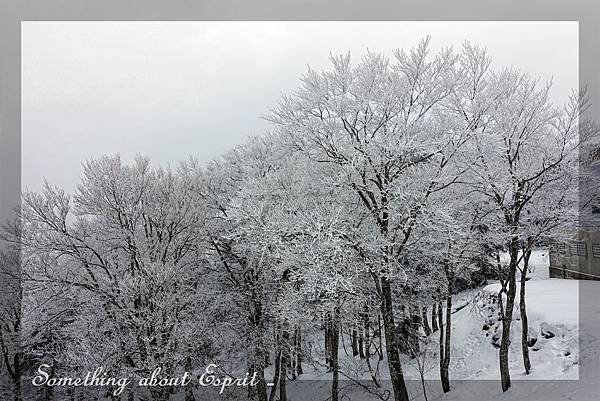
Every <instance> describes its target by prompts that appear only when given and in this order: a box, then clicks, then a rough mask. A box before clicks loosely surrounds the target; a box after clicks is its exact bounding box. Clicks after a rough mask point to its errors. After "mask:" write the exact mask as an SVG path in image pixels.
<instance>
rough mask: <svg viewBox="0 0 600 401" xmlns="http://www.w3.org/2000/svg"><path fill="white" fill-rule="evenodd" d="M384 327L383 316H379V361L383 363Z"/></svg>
mask: <svg viewBox="0 0 600 401" xmlns="http://www.w3.org/2000/svg"><path fill="white" fill-rule="evenodd" d="M382 330H383V327H382V326H381V315H377V337H378V339H379V351H378V352H379V360H380V361H383V340H382V339H381V332H382Z"/></svg>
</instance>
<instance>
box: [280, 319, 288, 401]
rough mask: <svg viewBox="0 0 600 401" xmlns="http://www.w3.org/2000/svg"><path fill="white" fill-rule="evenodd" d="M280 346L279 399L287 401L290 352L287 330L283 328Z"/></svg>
mask: <svg viewBox="0 0 600 401" xmlns="http://www.w3.org/2000/svg"><path fill="white" fill-rule="evenodd" d="M281 348H282V350H281V357H280V360H279V366H280V367H281V369H280V370H281V373H280V376H279V401H287V361H288V358H289V353H290V347H289V334H288V332H287V330H283V335H282V344H281Z"/></svg>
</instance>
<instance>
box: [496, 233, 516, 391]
mask: <svg viewBox="0 0 600 401" xmlns="http://www.w3.org/2000/svg"><path fill="white" fill-rule="evenodd" d="M509 252H510V265H509V271H508V291H507V292H508V293H507V294H506V308H505V310H504V311H501V312H502V337H501V338H502V342H501V343H500V380H501V382H502V391H507V390H508V389H509V388H510V385H511V383H510V370H509V365H508V351H509V348H510V326H511V324H512V318H513V308H514V306H515V295H516V290H517V282H516V271H517V261H518V257H519V241H518V237H513V238H512V239H511V241H510V248H509ZM500 303H501V304H502V303H503V302H502V295H500ZM502 309H504V308H502Z"/></svg>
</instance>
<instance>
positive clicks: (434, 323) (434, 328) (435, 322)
mask: <svg viewBox="0 0 600 401" xmlns="http://www.w3.org/2000/svg"><path fill="white" fill-rule="evenodd" d="M437 312H438V311H437V308H436V304H433V306H432V307H431V329H432V332H433V333H435V332H436V331H438V313H437Z"/></svg>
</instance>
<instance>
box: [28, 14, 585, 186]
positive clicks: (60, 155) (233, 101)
mask: <svg viewBox="0 0 600 401" xmlns="http://www.w3.org/2000/svg"><path fill="white" fill-rule="evenodd" d="M427 35H431V37H432V39H431V44H432V47H433V49H439V48H440V47H442V46H448V45H454V46H455V47H460V45H461V44H462V43H463V42H464V41H465V40H470V41H471V42H473V43H477V44H479V45H482V46H485V47H487V48H488V50H489V53H490V55H491V56H492V57H493V59H494V63H495V65H496V66H510V65H514V66H518V67H520V68H522V69H523V70H524V71H526V72H529V73H530V74H532V75H534V76H539V77H541V78H542V79H550V78H553V82H554V85H553V90H552V96H553V99H554V101H555V102H561V103H562V102H563V101H564V100H565V98H566V97H567V96H568V94H569V91H570V90H571V89H572V88H576V87H577V86H578V25H577V23H576V22H178V23H174V22H162V23H161V22H157V23H148V22H135V23H133V22H24V23H23V24H22V67H21V68H22V75H21V79H22V83H21V85H22V100H21V101H22V115H21V116H22V131H21V132H22V149H21V155H22V158H21V159H22V170H21V174H22V183H23V188H24V189H25V187H27V188H29V189H32V190H38V189H40V187H41V184H42V180H43V178H44V177H45V178H47V179H48V180H49V181H50V182H51V183H52V184H56V185H59V186H60V187H62V188H64V189H66V190H67V191H69V192H71V191H73V190H74V188H75V186H76V183H77V182H78V180H79V176H80V173H81V162H82V161H83V160H85V159H86V158H89V157H94V156H98V155H101V154H107V153H108V154H112V153H120V154H121V155H122V156H123V158H124V159H125V160H131V159H132V158H133V157H134V156H135V154H136V153H141V154H144V155H148V156H150V157H151V158H152V160H153V162H154V163H155V164H159V163H160V164H165V165H166V164H171V165H176V164H177V162H178V161H179V160H183V159H186V158H187V157H188V156H189V155H194V156H196V157H197V158H199V159H201V160H209V159H211V158H214V157H217V156H218V155H219V154H221V153H222V152H223V151H225V150H226V149H227V148H229V147H230V146H231V145H233V144H238V143H241V142H243V141H244V139H245V138H246V137H247V136H248V135H249V134H260V133H261V132H264V131H265V129H267V128H268V123H266V122H265V121H263V120H261V119H260V116H261V115H263V114H265V113H266V112H267V111H268V108H269V107H270V106H272V105H274V104H275V103H276V102H277V100H278V99H279V97H280V96H281V94H282V93H288V92H291V91H293V90H294V89H295V88H296V87H297V86H298V84H299V78H300V76H301V75H302V73H304V72H305V71H306V69H307V65H310V66H311V67H312V68H314V69H317V70H322V69H325V68H328V56H329V54H330V52H331V53H333V54H340V53H345V52H347V51H350V52H351V54H352V57H353V59H354V60H357V59H359V58H360V57H361V56H362V55H364V54H365V52H366V50H367V49H370V50H372V51H376V52H384V53H386V54H388V55H391V50H392V49H396V48H409V47H412V46H414V45H416V44H417V43H418V42H419V40H420V39H422V38H423V37H425V36H427Z"/></svg>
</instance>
